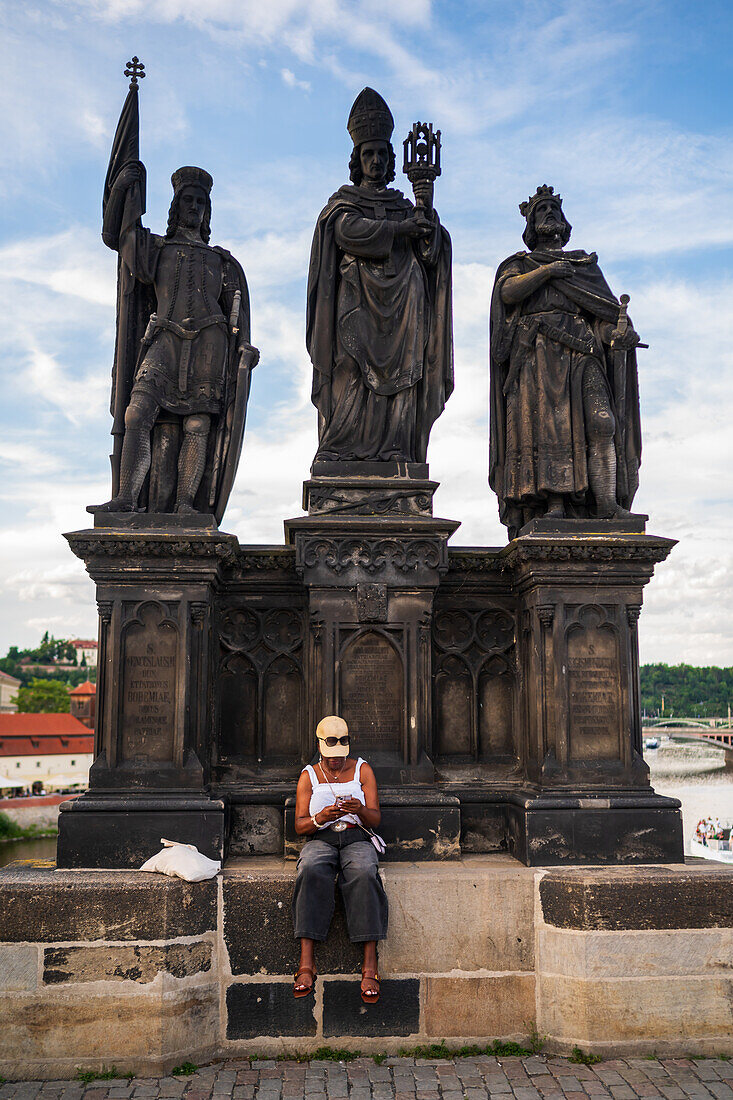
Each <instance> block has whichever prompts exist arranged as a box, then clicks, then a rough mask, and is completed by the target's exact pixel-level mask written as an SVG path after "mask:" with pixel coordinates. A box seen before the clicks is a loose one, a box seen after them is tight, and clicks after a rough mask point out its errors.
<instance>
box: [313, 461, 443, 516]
mask: <svg viewBox="0 0 733 1100" xmlns="http://www.w3.org/2000/svg"><path fill="white" fill-rule="evenodd" d="M311 473H312V476H311V478H310V480H309V481H305V482H304V483H303V510H304V511H306V512H308V514H309V515H334V516H335V515H342V516H386V515H396V516H399V515H413V516H431V515H432V514H433V494H434V493H435V490H436V489H437V488H438V482H437V481H430V479H429V475H428V466H427V463H425V464H419V463H414V462H314V463H313V468H312V471H311Z"/></svg>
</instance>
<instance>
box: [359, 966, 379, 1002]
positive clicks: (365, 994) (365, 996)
mask: <svg viewBox="0 0 733 1100" xmlns="http://www.w3.org/2000/svg"><path fill="white" fill-rule="evenodd" d="M365 978H370V979H371V980H372V981H374V982H376V983H377V985H379V974H378V973H377V971H376V970H375V971H374V972H373V973H372V972H371V971H369V970H366V969H364V970H362V972H361V980H362V982H363V981H364V979H365ZM361 999H362V1001H363V1002H364V1004H365V1005H375V1004H376V1003H377V1001H378V1000H379V990H378V989H374V990H371V989H362V991H361Z"/></svg>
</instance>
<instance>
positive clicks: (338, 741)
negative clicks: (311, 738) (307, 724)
mask: <svg viewBox="0 0 733 1100" xmlns="http://www.w3.org/2000/svg"><path fill="white" fill-rule="evenodd" d="M318 740H319V741H322V742H323V744H324V745H328V747H329V749H332V748H333V747H334V745H348V743H349V735H348V733H347V734H346V735H345V736H344V737H319V738H318Z"/></svg>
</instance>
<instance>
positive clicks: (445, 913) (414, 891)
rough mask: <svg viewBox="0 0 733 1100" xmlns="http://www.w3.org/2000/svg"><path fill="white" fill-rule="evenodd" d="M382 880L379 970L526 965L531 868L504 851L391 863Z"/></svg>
mask: <svg viewBox="0 0 733 1100" xmlns="http://www.w3.org/2000/svg"><path fill="white" fill-rule="evenodd" d="M385 880H386V884H387V896H388V898H389V901H390V914H389V935H388V936H387V939H386V940H385V942H384V943H383V944H381V945H380V967H381V970H382V972H383V973H384V974H385V975H387V974H426V973H427V974H430V973H444V972H445V971H449V970H466V971H471V970H496V971H503V970H531V969H532V967H533V964H534V963H533V959H534V885H533V883H534V873H533V872H532V871H530V870H528V869H527V868H525V867H522V866H521V865H520V864H518V863H517V862H516V861H515V860H513V859H511V858H510V857H509V856H501V855H496V856H471V857H468V858H464V859H463V860H462V861H461V862H460V863H455V864H453V863H450V864H447V863H433V864H427V865H426V864H422V865H420V866H418V865H414V866H406V865H401V866H400V865H391V866H389V867H388V868H386V871H385Z"/></svg>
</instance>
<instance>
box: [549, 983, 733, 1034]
mask: <svg viewBox="0 0 733 1100" xmlns="http://www.w3.org/2000/svg"><path fill="white" fill-rule="evenodd" d="M538 983H539V989H540V1002H541V1005H542V1015H541V1019H540V1020H539V1021H538V1027H539V1030H540V1031H541V1032H546V1033H547V1034H548V1035H549V1036H550V1037H551V1038H552V1039H553V1040H566V1041H568V1042H570V1041H572V1042H579V1043H581V1045H582V1043H583V1042H589V1043H590V1042H596V1043H608V1042H609V1041H613V1042H615V1043H623V1042H627V1043H639V1042H641V1041H644V1040H646V1041H647V1042H649V1043H653V1042H670V1041H671V1042H673V1043H674V1044H675V1045H676V1047H677V1049H679V1050H685V1049H686V1048H685V1042H686V1041H693V1040H699V1039H705V1038H712V1037H715V1038H719V1039H720V1041H721V1043H722V1045H721V1048H720V1049H721V1050H724V1049H726V1048H727V1049H730V1048H731V1035H732V1034H733V980H732V979H731V978H729V977H728V978H720V977H714V978H705V977H697V976H695V977H693V976H692V975H687V976H686V977H685V979H684V981H680V979H679V978H675V977H669V978H653V979H650V978H638V979H636V978H622V979H618V980H615V981H614V980H605V981H603V980H598V979H594V980H592V981H578V980H577V979H574V978H561V977H557V976H555V975H549V976H544V975H541V976H539V977H538Z"/></svg>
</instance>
